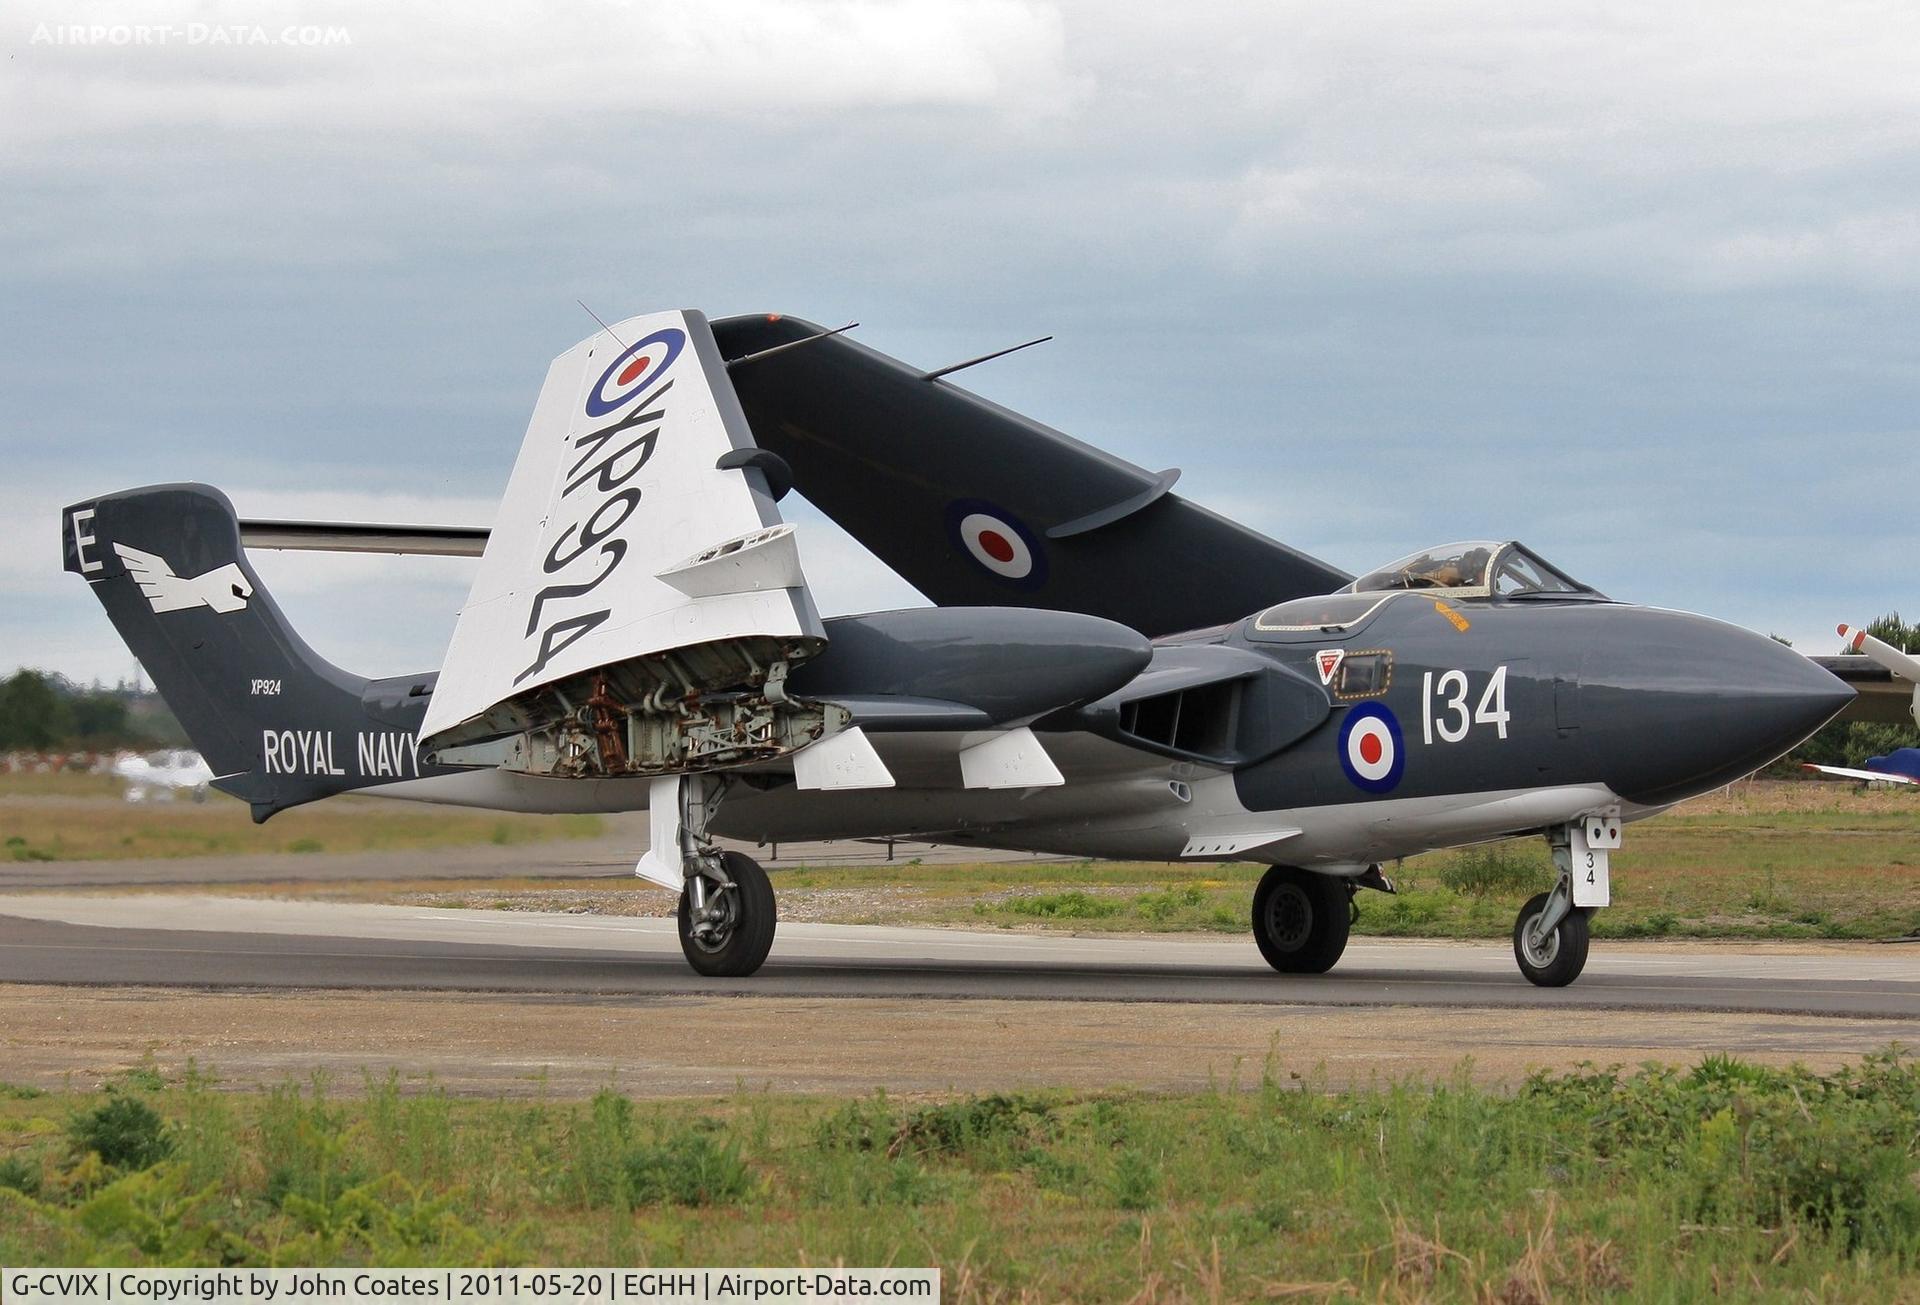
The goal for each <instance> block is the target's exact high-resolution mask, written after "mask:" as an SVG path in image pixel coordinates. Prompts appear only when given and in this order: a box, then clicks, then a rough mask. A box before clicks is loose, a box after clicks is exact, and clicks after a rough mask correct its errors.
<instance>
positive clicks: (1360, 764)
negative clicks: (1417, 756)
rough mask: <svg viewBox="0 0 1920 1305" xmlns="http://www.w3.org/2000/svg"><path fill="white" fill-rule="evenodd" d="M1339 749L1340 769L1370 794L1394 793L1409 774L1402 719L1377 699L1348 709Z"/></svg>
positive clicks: (1342, 723) (1341, 726) (1342, 726)
mask: <svg viewBox="0 0 1920 1305" xmlns="http://www.w3.org/2000/svg"><path fill="white" fill-rule="evenodd" d="M1339 752H1340V769H1342V770H1344V771H1345V772H1346V773H1347V778H1348V779H1350V780H1352V781H1353V782H1354V784H1355V785H1356V786H1357V787H1359V788H1363V789H1365V790H1366V791H1367V792H1369V793H1386V792H1390V791H1391V790H1393V789H1394V788H1396V787H1398V785H1399V783H1400V777H1401V775H1403V774H1405V773H1406V769H1407V748H1406V740H1405V739H1404V738H1402V737H1401V734H1400V722H1399V721H1397V720H1395V719H1394V716H1393V713H1392V712H1391V711H1389V710H1388V709H1387V708H1386V707H1385V706H1383V705H1382V704H1380V703H1377V702H1368V703H1362V704H1361V705H1360V706H1357V707H1354V708H1352V709H1350V710H1349V711H1348V712H1347V718H1346V720H1344V721H1342V722H1341V723H1340V740H1339Z"/></svg>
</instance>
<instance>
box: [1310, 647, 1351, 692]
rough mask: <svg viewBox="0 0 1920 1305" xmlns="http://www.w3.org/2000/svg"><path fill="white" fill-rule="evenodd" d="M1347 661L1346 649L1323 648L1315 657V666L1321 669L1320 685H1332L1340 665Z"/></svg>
mask: <svg viewBox="0 0 1920 1305" xmlns="http://www.w3.org/2000/svg"><path fill="white" fill-rule="evenodd" d="M1346 659H1347V650H1346V649H1345V648H1322V649H1321V650H1320V651H1319V652H1317V653H1315V654H1314V655H1313V664H1314V665H1315V666H1318V667H1319V668H1320V683H1322V684H1332V683H1333V677H1334V674H1335V672H1337V671H1338V670H1339V669H1340V663H1341V662H1343V661H1345V660H1346Z"/></svg>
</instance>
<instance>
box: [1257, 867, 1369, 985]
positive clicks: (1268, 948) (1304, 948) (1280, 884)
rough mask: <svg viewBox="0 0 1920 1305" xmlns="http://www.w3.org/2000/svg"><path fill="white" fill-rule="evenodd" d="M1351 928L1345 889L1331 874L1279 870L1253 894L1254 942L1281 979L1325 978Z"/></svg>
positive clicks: (1344, 947) (1266, 877) (1344, 946)
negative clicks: (1291, 976)
mask: <svg viewBox="0 0 1920 1305" xmlns="http://www.w3.org/2000/svg"><path fill="white" fill-rule="evenodd" d="M1352 927H1353V908H1352V904H1351V903H1350V902H1349V901H1348V894H1347V885H1346V883H1345V882H1344V881H1342V880H1339V879H1336V878H1334V877H1333V876H1332V875H1317V874H1314V873H1313V872H1311V871H1309V870H1301V869H1298V868H1297V867H1294V866H1290V865H1277V866H1274V867H1273V868H1272V869H1271V870H1269V871H1267V873H1266V874H1265V875H1263V876H1261V879H1260V886H1259V887H1258V888H1256V889H1254V891H1253V941H1254V942H1255V943H1256V944H1257V945H1258V946H1259V948H1260V954H1261V955H1262V956H1264V957H1266V958H1267V964H1269V965H1271V966H1272V967H1273V968H1274V969H1276V970H1279V971H1280V972H1281V973H1282V974H1325V973H1326V972H1327V971H1328V970H1330V969H1332V968H1333V966H1334V962H1336V961H1338V960H1339V959H1340V954H1341V953H1342V952H1344V951H1346V950H1347V932H1348V930H1350V929H1351V928H1352Z"/></svg>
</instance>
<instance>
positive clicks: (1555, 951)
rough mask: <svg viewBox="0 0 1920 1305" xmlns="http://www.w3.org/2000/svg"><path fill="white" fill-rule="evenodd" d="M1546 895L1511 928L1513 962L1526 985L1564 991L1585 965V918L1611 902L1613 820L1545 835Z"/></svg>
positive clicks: (1591, 820)
mask: <svg viewBox="0 0 1920 1305" xmlns="http://www.w3.org/2000/svg"><path fill="white" fill-rule="evenodd" d="M1547 846H1548V848H1549V849H1551V850H1552V852H1553V866H1554V869H1556V870H1558V871H1559V872H1560V874H1559V878H1558V879H1557V880H1556V881H1555V882H1554V885H1553V889H1552V891H1550V892H1545V893H1539V894H1536V895H1535V896H1534V897H1533V898H1532V899H1531V900H1529V901H1528V902H1527V904H1526V905H1525V906H1523V907H1521V908H1520V915H1519V918H1518V919H1516V920H1515V921H1514V922H1513V959H1514V960H1515V961H1516V962H1518V963H1519V966H1520V973H1522V974H1524V975H1525V976H1526V977H1527V981H1528V982H1529V983H1535V984H1538V985H1539V986H1540V987H1542V988H1564V987H1566V986H1567V985H1568V984H1569V983H1572V982H1573V981H1574V980H1575V979H1577V978H1579V977H1580V971H1581V970H1583V969H1585V968H1586V965H1587V945H1588V943H1589V942H1590V941H1591V932H1590V929H1589V917H1590V916H1591V915H1592V914H1593V912H1594V911H1595V910H1596V909H1598V908H1599V907H1602V906H1605V905H1607V904H1608V902H1610V901H1611V900H1612V889H1611V883H1610V881H1609V876H1608V866H1607V854H1608V853H1609V852H1610V851H1612V850H1613V849H1615V848H1617V847H1619V846H1620V818H1619V817H1618V816H1588V817H1586V818H1585V819H1583V820H1578V821H1575V822H1573V823H1571V824H1567V825H1561V826H1558V827H1557V828H1554V829H1550V830H1548V831H1547Z"/></svg>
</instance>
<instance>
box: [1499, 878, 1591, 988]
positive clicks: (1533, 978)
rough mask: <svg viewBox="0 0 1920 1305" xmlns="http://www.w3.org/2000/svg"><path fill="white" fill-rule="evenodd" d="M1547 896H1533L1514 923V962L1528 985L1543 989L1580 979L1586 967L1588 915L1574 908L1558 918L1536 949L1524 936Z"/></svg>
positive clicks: (1538, 915) (1542, 894) (1544, 907)
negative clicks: (1538, 986) (1518, 964)
mask: <svg viewBox="0 0 1920 1305" xmlns="http://www.w3.org/2000/svg"><path fill="white" fill-rule="evenodd" d="M1549 896H1550V894H1548V893H1536V894H1535V895H1534V896H1533V898H1532V899H1531V900H1530V901H1528V903H1527V904H1526V905H1525V906H1523V907H1521V908H1520V918H1519V919H1517V920H1515V921H1514V922H1513V959H1514V960H1516V961H1518V962H1519V963H1520V973H1522V974H1524V975H1526V976H1527V981H1528V982H1529V983H1537V984H1539V985H1540V986H1541V987H1542V988H1564V987H1566V986H1567V985H1568V984H1569V983H1572V982H1573V981H1574V980H1575V979H1577V978H1579V977H1580V971H1581V970H1584V969H1585V968H1586V967H1587V943H1588V941H1589V937H1588V930H1587V912H1585V911H1584V910H1582V909H1580V908H1579V907H1577V906H1576V907H1574V908H1572V909H1571V910H1569V911H1568V912H1567V913H1566V915H1564V916H1562V917H1561V920H1560V923H1559V924H1557V925H1555V926H1554V928H1553V932H1552V933H1550V934H1548V935H1547V936H1546V938H1545V940H1543V941H1542V942H1541V943H1540V945H1539V946H1538V947H1536V946H1534V945H1533V943H1532V942H1531V941H1530V940H1529V939H1528V937H1527V929H1528V928H1529V926H1531V925H1532V924H1533V922H1534V921H1535V920H1537V919H1539V918H1540V915H1541V913H1542V912H1543V911H1545V910H1546V909H1547V898H1548V897H1549Z"/></svg>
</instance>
